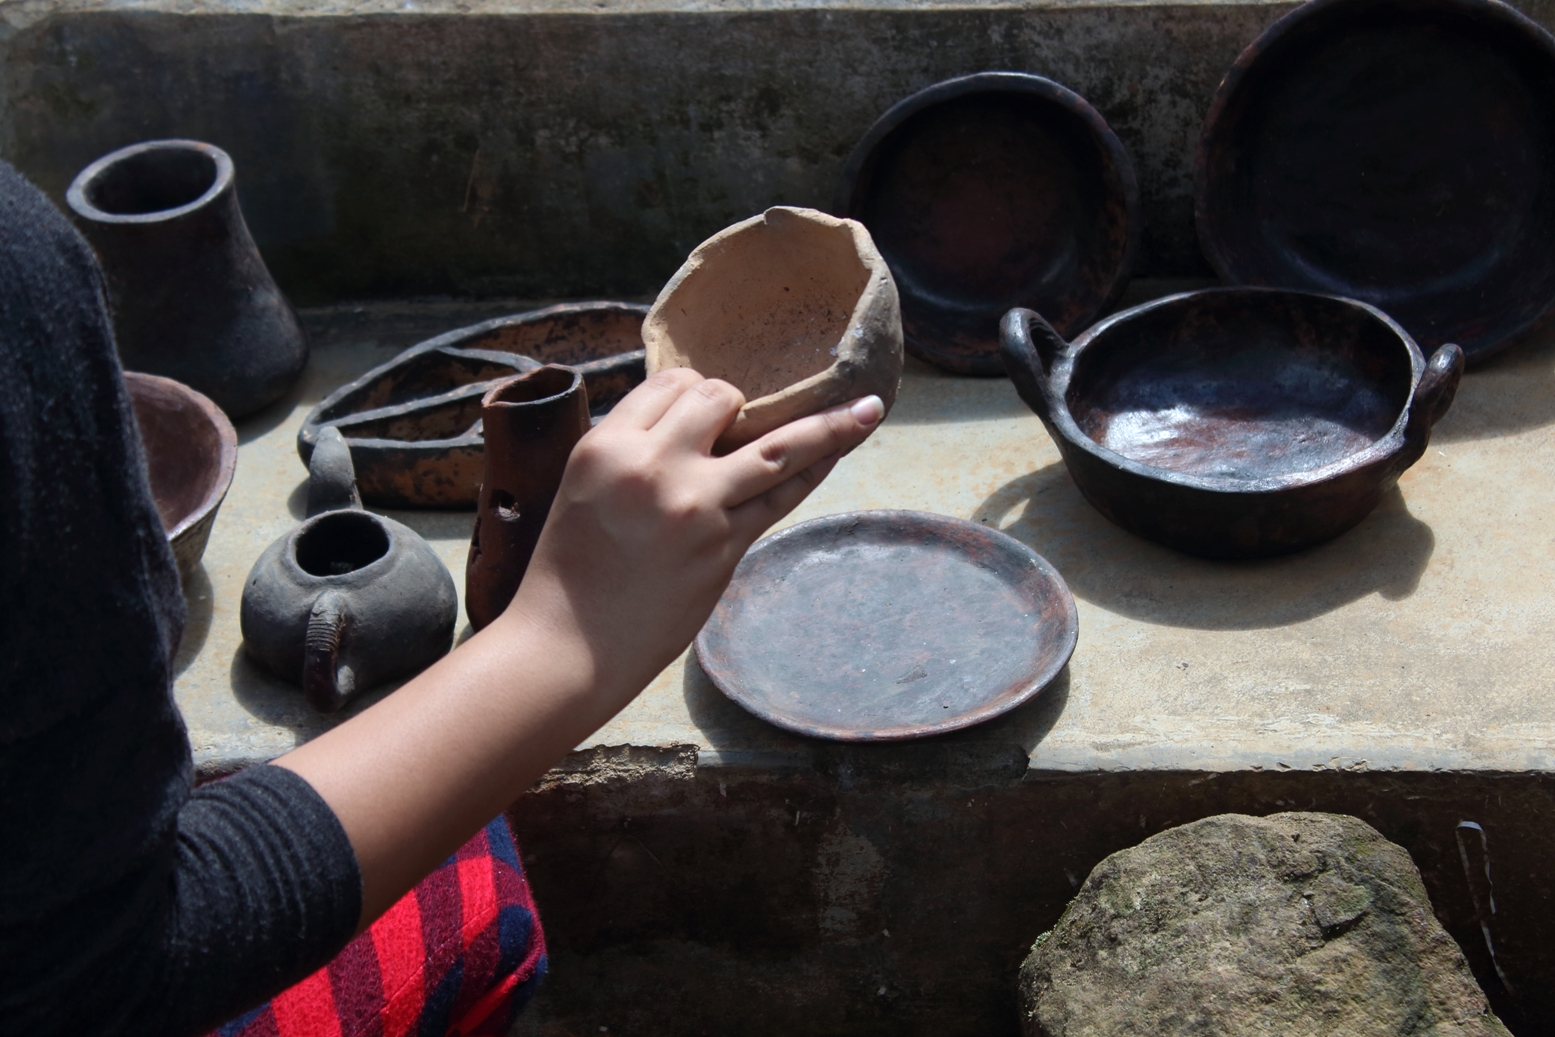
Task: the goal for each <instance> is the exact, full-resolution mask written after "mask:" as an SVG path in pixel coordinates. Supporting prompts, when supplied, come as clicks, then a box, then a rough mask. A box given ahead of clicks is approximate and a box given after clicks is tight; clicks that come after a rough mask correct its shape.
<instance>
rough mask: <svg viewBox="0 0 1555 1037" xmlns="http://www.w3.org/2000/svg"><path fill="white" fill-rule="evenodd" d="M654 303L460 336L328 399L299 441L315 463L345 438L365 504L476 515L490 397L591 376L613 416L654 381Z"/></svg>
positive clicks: (435, 342) (537, 318) (517, 318)
mask: <svg viewBox="0 0 1555 1037" xmlns="http://www.w3.org/2000/svg"><path fill="white" fill-rule="evenodd" d="M647 314H648V307H646V306H639V305H637V304H635V303H624V302H588V303H565V304H563V305H560V306H551V307H547V308H546V309H543V310H532V311H530V312H528V313H520V314H516V315H514V316H511V317H498V318H497V319H495V320H488V321H484V322H482V323H480V324H473V325H471V326H470V327H467V328H458V329H456V330H454V331H450V332H448V333H447V334H444V335H439V336H437V337H436V338H433V339H429V340H427V341H426V342H422V343H420V344H419V345H415V346H411V347H410V348H409V349H407V350H405V352H403V353H401V354H400V355H399V356H397V357H395V358H394V359H393V360H391V361H389V362H388V363H386V364H382V365H380V366H378V367H375V368H373V369H372V370H371V371H368V372H367V373H366V374H364V375H362V377H360V378H358V379H356V380H355V381H353V382H348V383H347V384H345V385H342V386H341V387H340V388H338V389H336V390H335V391H334V392H332V393H330V394H329V395H328V396H326V397H325V398H324V399H323V401H322V402H320V403H319V405H318V406H317V407H315V408H313V411H312V413H310V414H309V415H308V417H307V420H306V421H304V422H303V425H302V429H301V431H299V432H298V433H297V453H298V454H299V455H300V456H301V457H302V460H303V463H304V464H306V463H307V462H308V460H309V458H311V457H312V456H313V447H314V444H315V443H317V442H318V435H319V432H320V430H322V429H324V428H326V427H329V426H334V427H335V428H338V429H339V430H340V432H341V434H342V435H344V436H345V439H346V445H347V446H349V447H350V448H351V461H352V463H353V464H354V465H355V466H356V481H357V486H358V488H359V489H360V490H361V494H362V500H363V501H364V502H366V503H368V504H372V505H376V506H378V507H385V508H473V507H475V501H476V497H477V495H478V494H479V492H480V485H481V476H482V473H483V472H484V471H485V458H486V447H485V438H484V436H483V435H482V429H481V397H483V396H485V395H486V393H487V392H488V391H490V389H491V388H492V386H494V385H495V384H496V383H497V382H498V381H501V380H502V379H504V378H511V377H512V376H513V375H515V374H522V373H523V372H525V371H533V370H535V369H536V368H538V367H540V366H541V365H543V364H565V365H567V366H570V367H575V368H577V369H578V371H579V372H580V373H581V374H582V375H583V384H584V389H585V390H586V391H587V393H588V402H589V408H590V410H591V411H592V412H593V413H594V414H595V415H599V414H603V413H604V412H605V411H608V410H609V409H610V408H611V407H613V406H615V403H616V401H618V400H619V399H620V398H621V397H622V396H625V395H626V394H627V393H628V392H630V391H631V389H632V388H633V387H634V386H635V385H637V384H638V383H639V382H641V381H642V380H643V378H644V377H645V370H644V361H643V349H642V323H643V318H644V317H645V316H647Z"/></svg>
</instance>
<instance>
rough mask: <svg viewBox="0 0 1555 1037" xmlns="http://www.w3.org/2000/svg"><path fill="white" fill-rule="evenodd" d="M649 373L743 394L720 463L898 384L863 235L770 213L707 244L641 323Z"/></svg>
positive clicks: (847, 227) (878, 268)
mask: <svg viewBox="0 0 1555 1037" xmlns="http://www.w3.org/2000/svg"><path fill="white" fill-rule="evenodd" d="M643 344H644V345H645V346H646V347H647V351H648V373H649V374H650V375H652V374H654V373H655V372H658V371H663V370H667V369H668V368H672V367H689V368H691V369H693V370H695V371H697V372H699V373H700V374H703V375H705V376H707V377H708V378H722V379H723V380H724V381H726V382H729V383H731V384H732V385H734V386H736V387H737V388H738V389H739V390H740V391H741V392H743V393H744V394H745V399H746V401H747V402H746V404H745V406H744V407H742V408H740V413H739V414H738V415H737V416H736V417H735V419H734V423H733V424H732V425H730V426H729V429H728V431H726V432H725V433H724V434H723V436H721V437H720V438H719V440H718V443H717V445H716V447H715V449H716V450H717V451H718V452H720V453H725V452H728V451H729V450H733V449H735V448H737V447H740V446H743V445H744V444H746V443H749V442H751V441H752V440H754V439H756V438H758V437H760V436H762V435H764V434H765V433H767V432H770V431H772V430H773V429H775V428H777V427H778V426H779V425H782V424H785V423H786V422H789V421H792V420H793V419H795V418H799V417H803V416H804V415H806V414H813V413H815V412H816V411H820V410H825V409H826V408H828V407H833V406H836V405H838V404H842V403H847V402H848V401H849V400H853V399H857V398H858V397H861V396H868V395H869V394H871V393H873V394H875V395H877V396H879V397H880V399H881V400H883V401H884V402H885V405H886V410H887V411H889V410H890V409H891V404H892V402H893V401H895V399H896V387H897V383H898V382H899V381H900V380H901V376H902V315H901V308H900V305H899V303H898V301H897V296H896V283H895V282H894V281H893V280H892V279H891V271H890V270H889V269H888V268H887V267H886V264H885V260H884V259H882V258H881V257H880V253H879V252H878V251H877V250H876V249H875V243H874V242H873V241H872V240H870V237H869V232H868V231H867V230H865V229H864V225H863V224H861V223H857V222H855V221H853V220H840V219H837V218H836V217H834V216H828V215H826V214H825V213H822V212H817V211H816V210H814V209H793V208H788V207H786V206H777V207H774V208H771V209H768V210H767V211H766V212H764V213H762V214H761V215H760V216H753V217H751V218H750V219H748V220H745V221H743V222H740V223H736V224H735V225H734V226H732V227H727V228H725V229H724V230H721V231H719V232H718V233H717V234H714V235H713V236H712V237H711V238H708V239H707V240H706V241H704V242H702V244H700V245H698V246H697V248H696V251H694V252H692V253H691V256H690V257H689V258H688V259H687V260H686V263H685V265H684V266H682V267H681V268H680V270H679V271H678V272H676V274H675V276H674V277H672V278H670V281H669V283H668V284H666V285H665V286H664V290H663V291H661V292H660V293H659V297H658V299H657V300H656V301H655V302H654V304H653V308H652V309H651V310H649V311H648V319H647V320H646V321H644V322H643Z"/></svg>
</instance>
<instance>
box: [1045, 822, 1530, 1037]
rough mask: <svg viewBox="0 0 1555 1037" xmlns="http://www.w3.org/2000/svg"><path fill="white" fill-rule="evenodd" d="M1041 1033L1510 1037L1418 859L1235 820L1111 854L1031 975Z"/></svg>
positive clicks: (1313, 830)
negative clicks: (1434, 905) (1430, 892)
mask: <svg viewBox="0 0 1555 1037" xmlns="http://www.w3.org/2000/svg"><path fill="white" fill-rule="evenodd" d="M1020 997H1021V1017H1022V1018H1021V1021H1022V1028H1023V1031H1024V1033H1025V1034H1026V1035H1027V1037H1102V1035H1111V1034H1130V1035H1132V1034H1140V1033H1148V1034H1152V1035H1156V1037H1168V1035H1173V1034H1194V1035H1200V1037H1252V1035H1259V1037H1262V1035H1266V1034H1267V1035H1280V1037H1305V1035H1312V1034H1322V1035H1333V1037H1382V1035H1391V1034H1400V1035H1402V1034H1408V1035H1411V1037H1449V1035H1453V1037H1458V1035H1462V1037H1470V1035H1473V1037H1480V1035H1484V1037H1491V1035H1498V1037H1506V1035H1507V1030H1506V1028H1505V1027H1504V1026H1502V1025H1501V1023H1500V1021H1499V1020H1497V1019H1496V1017H1495V1016H1494V1015H1492V1014H1491V1012H1490V1006H1489V1004H1488V1003H1487V1001H1486V999H1485V995H1484V993H1483V992H1482V991H1481V990H1480V988H1479V986H1478V985H1477V984H1476V983H1475V981H1474V977H1473V975H1472V974H1471V973H1470V972H1469V968H1468V964H1467V962H1465V961H1464V958H1463V954H1462V952H1461V951H1460V950H1459V949H1458V945H1457V944H1456V943H1454V942H1453V940H1452V937H1450V936H1448V935H1447V933H1446V931H1445V930H1443V929H1442V927H1441V925H1440V924H1439V923H1438V922H1437V921H1436V916H1435V915H1433V914H1432V912H1431V902H1430V899H1429V898H1428V897H1427V895H1426V891H1425V886H1424V885H1423V884H1422V883H1421V881H1420V873H1419V872H1418V871H1417V870H1416V869H1415V866H1414V862H1413V861H1411V860H1410V858H1409V854H1408V853H1407V852H1405V851H1404V849H1403V848H1402V847H1399V846H1397V845H1395V844H1393V843H1390V842H1388V841H1387V840H1386V839H1384V838H1383V837H1382V835H1381V834H1379V833H1378V832H1377V831H1376V829H1374V828H1372V827H1371V826H1370V825H1367V824H1366V823H1364V822H1362V821H1360V820H1357V819H1356V818H1353V817H1345V816H1341V815H1337V814H1313V813H1288V814H1273V815H1271V816H1269V817H1263V818H1258V817H1248V816H1245V815H1241V814H1222V815H1220V816H1219V817H1211V818H1206V819H1204V820H1202V821H1197V822H1194V823H1193V824H1189V825H1183V826H1182V827H1180V828H1173V829H1170V830H1168V831H1165V832H1162V833H1160V834H1159V835H1155V836H1152V837H1151V838H1149V839H1146V840H1145V841H1144V842H1142V843H1140V844H1139V845H1138V846H1134V847H1131V848H1130V849H1127V850H1121V851H1119V852H1118V853H1115V854H1113V855H1112V856H1110V857H1108V858H1106V859H1105V860H1103V861H1102V862H1101V863H1100V864H1098V865H1097V866H1096V868H1095V870H1093V871H1092V872H1091V874H1090V877H1089V878H1087V879H1086V881H1085V884H1084V885H1083V886H1082V887H1081V889H1080V892H1079V894H1078V895H1077V896H1076V897H1075V899H1074V901H1073V902H1072V903H1071V904H1070V905H1069V907H1068V909H1067V910H1066V911H1065V912H1064V915H1063V917H1062V918H1061V919H1060V920H1059V922H1058V924H1057V925H1056V926H1055V927H1054V928H1053V929H1052V930H1051V931H1050V932H1047V933H1044V934H1043V935H1042V936H1041V937H1039V938H1038V940H1037V942H1036V945H1035V946H1034V947H1033V948H1032V950H1031V954H1030V955H1029V956H1028V957H1027V958H1026V961H1025V963H1024V964H1023V965H1022V966H1021V970H1020Z"/></svg>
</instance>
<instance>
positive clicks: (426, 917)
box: [211, 817, 546, 1037]
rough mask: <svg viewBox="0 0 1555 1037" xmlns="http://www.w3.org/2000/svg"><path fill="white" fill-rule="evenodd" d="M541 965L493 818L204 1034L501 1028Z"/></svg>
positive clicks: (539, 944) (506, 836)
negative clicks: (307, 969) (358, 925)
mask: <svg viewBox="0 0 1555 1037" xmlns="http://www.w3.org/2000/svg"><path fill="white" fill-rule="evenodd" d="M545 967H546V958H545V933H544V932H543V931H542V930H541V928H540V916H539V914H538V913H537V912H536V911H535V904H534V897H533V896H532V895H531V893H530V891H529V883H528V881H527V880H526V879H525V878H524V871H523V866H522V865H520V864H519V861H518V847H517V845H516V844H515V843H514V841H513V833H512V831H511V830H510V829H509V828H508V825H507V820H506V819H505V818H502V817H499V818H497V819H496V820H494V821H492V822H491V824H489V825H487V826H486V827H485V828H484V829H482V830H481V831H480V832H478V833H476V835H475V838H473V839H471V840H470V841H469V842H468V843H465V844H464V846H462V847H460V849H459V852H458V853H456V854H454V855H453V856H452V857H450V858H448V860H446V861H444V862H443V863H442V864H441V865H440V866H439V867H438V869H437V870H436V871H434V872H432V874H430V875H428V876H427V877H426V878H424V879H422V880H421V882H420V884H419V885H417V886H416V888H415V889H413V890H411V891H410V892H409V893H407V894H405V896H403V897H402V898H400V900H399V902H398V903H396V904H395V905H394V906H393V907H392V908H390V909H389V910H388V911H387V912H386V913H385V914H384V915H383V917H381V918H379V919H378V920H377V921H376V922H374V923H373V924H372V925H371V926H370V927H369V928H368V929H367V931H366V932H364V933H362V934H361V935H359V936H358V937H356V939H354V940H352V941H351V942H350V943H349V944H347V945H346V947H345V949H344V950H342V951H341V952H340V953H339V954H338V955H337V956H336V957H335V960H334V961H332V962H330V963H329V964H328V965H326V966H325V967H324V968H322V969H320V970H319V971H317V972H315V973H314V974H313V975H311V976H309V977H308V978H307V979H305V980H303V981H302V982H301V983H298V984H297V985H296V986H294V987H291V988H290V989H288V990H285V991H283V992H282V993H280V994H278V995H276V997H275V998H274V999H273V1000H271V1001H270V1002H268V1003H267V1004H264V1005H261V1006H260V1007H258V1008H256V1009H254V1010H253V1011H251V1012H248V1013H246V1014H244V1015H242V1016H240V1017H239V1018H237V1019H234V1020H233V1021H232V1022H230V1023H228V1024H227V1025H225V1026H223V1027H221V1028H220V1029H219V1030H217V1031H215V1033H214V1034H212V1035H211V1037H445V1035H447V1037H452V1035H461V1037H500V1035H502V1034H505V1033H507V1030H508V1027H509V1026H510V1025H511V1023H512V1020H513V1015H514V1013H515V1012H517V1011H518V1009H519V1008H520V1007H522V1006H523V1004H524V1002H525V1001H527V1000H528V999H529V996H530V994H532V993H533V992H534V988H535V986H536V985H537V984H538V983H539V982H540V978H541V977H542V976H543V975H544V974H545Z"/></svg>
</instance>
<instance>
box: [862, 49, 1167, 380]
mask: <svg viewBox="0 0 1555 1037" xmlns="http://www.w3.org/2000/svg"><path fill="white" fill-rule="evenodd" d="M834 211H836V212H838V213H842V214H845V215H847V216H849V217H852V218H853V219H855V220H858V221H860V222H861V223H863V224H864V226H866V227H868V228H869V232H870V234H871V235H873V237H874V241H875V244H876V245H877V246H878V247H879V249H880V254H881V255H882V256H884V257H885V260H886V262H887V263H888V264H889V265H890V267H891V273H892V274H893V275H894V276H895V278H896V285H897V288H898V290H899V291H900V292H901V299H902V328H903V331H904V333H905V335H906V345H907V351H908V352H909V353H912V354H913V355H914V356H917V357H919V358H921V359H923V360H927V361H929V362H930V363H933V364H937V365H939V366H940V367H943V368H945V369H946V370H949V371H956V372H959V373H962V374H982V375H993V374H1002V373H1003V372H1004V368H1003V365H1002V364H1001V363H1000V361H999V318H1000V317H1001V316H1002V315H1003V313H1004V311H1006V310H1008V309H1009V308H1010V307H1012V306H1027V307H1030V308H1032V309H1034V310H1037V311H1039V312H1040V313H1042V314H1043V315H1045V316H1046V317H1047V318H1048V320H1049V321H1050V322H1051V323H1052V324H1053V325H1054V326H1055V327H1057V328H1058V329H1059V330H1060V331H1061V332H1062V333H1063V334H1066V335H1072V334H1075V333H1077V332H1079V331H1081V330H1082V329H1084V328H1085V327H1086V326H1087V325H1089V324H1090V323H1091V322H1092V321H1093V320H1095V319H1096V318H1097V317H1098V316H1100V315H1101V313H1102V312H1103V311H1104V310H1105V309H1106V308H1107V307H1108V306H1110V305H1112V303H1114V302H1116V301H1117V299H1118V297H1119V296H1120V295H1121V294H1122V292H1123V289H1124V288H1125V287H1126V286H1127V284H1128V278H1129V271H1130V268H1131V267H1132V266H1133V262H1134V255H1135V253H1136V252H1137V251H1138V246H1139V228H1140V219H1139V188H1138V185H1137V184H1136V182H1135V179H1134V164H1133V162H1132V161H1130V159H1129V155H1128V151H1127V150H1126V149H1125V148H1124V147H1123V143H1122V142H1121V141H1119V140H1118V138H1117V135H1116V134H1115V133H1113V132H1112V129H1111V128H1110V127H1109V126H1108V125H1107V122H1106V120H1105V119H1103V118H1102V117H1101V115H1100V114H1098V113H1097V111H1096V109H1094V108H1092V107H1091V106H1090V105H1089V104H1087V103H1086V102H1085V99H1084V98H1082V97H1080V95H1079V94H1076V93H1075V92H1074V91H1072V90H1069V89H1067V88H1065V87H1063V86H1060V85H1059V84H1057V83H1055V82H1053V81H1052V80H1049V79H1044V78H1042V77H1041V76H1031V75H1023V74H1021V73H1017V72H983V73H979V74H977V75H972V76H962V77H960V78H959V79H950V80H946V81H945V82H943V83H937V84H935V85H934V86H931V87H929V88H928V89H926V90H921V91H919V92H918V93H916V94H913V95H912V96H911V97H908V98H906V99H904V100H902V101H899V102H898V103H897V104H895V105H894V106H892V108H891V109H890V110H889V111H887V112H886V113H885V114H884V115H882V116H881V117H880V118H879V120H878V121H876V123H875V124H874V126H872V127H871V128H870V130H869V132H868V133H866V134H865V135H864V138H863V139H862V140H861V141H860V142H859V144H858V146H857V147H856V148H854V150H853V154H852V156H851V157H850V158H849V159H848V164H847V167H846V169H845V171H844V173H843V176H842V183H841V186H840V188H839V190H838V194H837V201H836V205H835V206H834Z"/></svg>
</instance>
